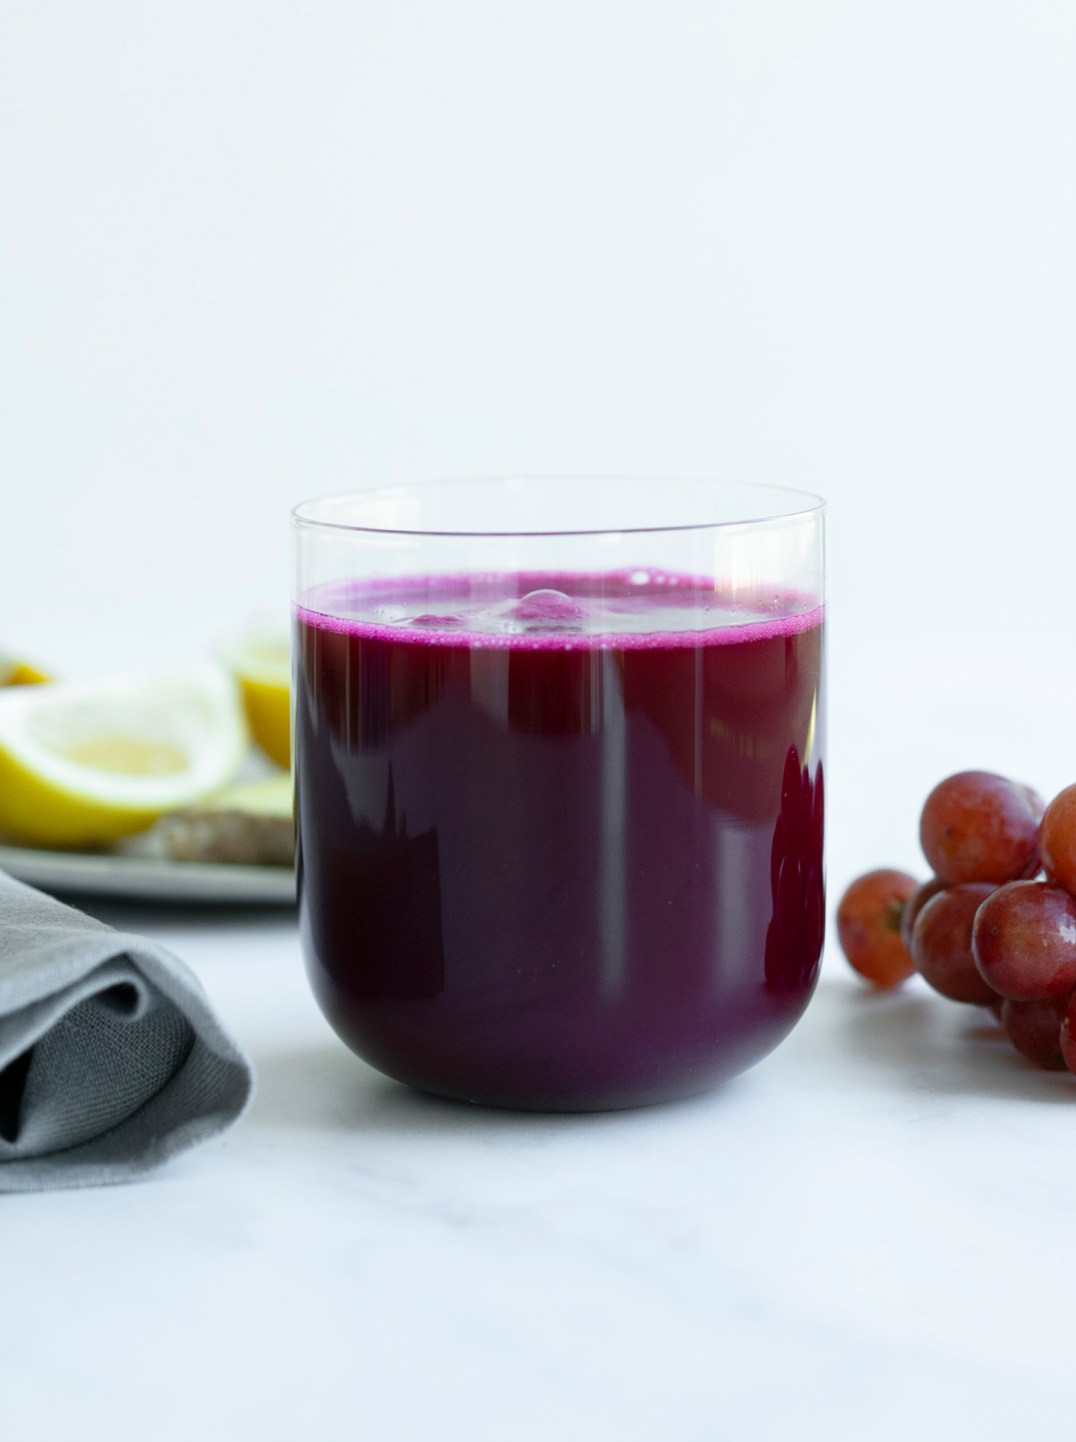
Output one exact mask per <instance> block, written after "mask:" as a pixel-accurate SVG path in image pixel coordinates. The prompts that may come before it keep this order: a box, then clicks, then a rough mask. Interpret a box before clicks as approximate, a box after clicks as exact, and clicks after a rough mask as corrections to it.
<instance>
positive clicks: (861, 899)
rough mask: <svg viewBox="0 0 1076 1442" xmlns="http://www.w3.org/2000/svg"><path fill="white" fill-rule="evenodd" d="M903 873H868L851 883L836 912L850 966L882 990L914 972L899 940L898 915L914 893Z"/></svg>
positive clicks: (839, 933) (911, 880)
mask: <svg viewBox="0 0 1076 1442" xmlns="http://www.w3.org/2000/svg"><path fill="white" fill-rule="evenodd" d="M915 886H916V882H915V877H914V876H908V875H907V873H906V872H903V871H884V870H883V871H868V872H867V874H866V875H865V876H860V877H859V878H858V879H857V880H855V881H853V882H852V884H851V886H850V887H849V888H848V890H847V891H846V892H845V893H844V895H843V896H842V897H841V904H840V906H838V908H837V935H838V936H839V937H840V942H841V948H842V950H843V951H844V954H845V956H846V957H847V958H848V960H849V962H850V963H851V965H852V966H853V967H854V968H855V970H856V971H858V972H859V974H860V976H865V977H866V978H867V980H868V981H870V982H873V983H874V985H875V986H878V987H882V988H883V989H884V988H886V987H891V986H899V985H900V984H901V982H902V981H907V979H908V977H910V976H911V975H912V973H913V972H914V971H915V967H914V966H913V965H912V959H911V957H910V956H909V955H908V952H907V951H906V949H905V947H904V943H903V942H902V941H901V939H900V931H901V914H902V913H903V911H904V907H905V904H906V903H907V900H908V897H909V896H911V894H912V892H913V891H914V890H915Z"/></svg>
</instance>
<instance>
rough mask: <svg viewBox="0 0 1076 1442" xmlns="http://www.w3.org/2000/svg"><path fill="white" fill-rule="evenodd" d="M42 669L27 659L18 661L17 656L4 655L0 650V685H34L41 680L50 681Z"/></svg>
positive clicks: (49, 677)
mask: <svg viewBox="0 0 1076 1442" xmlns="http://www.w3.org/2000/svg"><path fill="white" fill-rule="evenodd" d="M51 680H52V677H51V676H46V675H45V673H44V671H39V670H38V669H37V667H36V666H31V665H30V663H29V661H20V660H19V658H18V657H17V656H5V655H4V654H3V652H2V651H0V686H36V685H38V684H39V683H40V682H42V681H51Z"/></svg>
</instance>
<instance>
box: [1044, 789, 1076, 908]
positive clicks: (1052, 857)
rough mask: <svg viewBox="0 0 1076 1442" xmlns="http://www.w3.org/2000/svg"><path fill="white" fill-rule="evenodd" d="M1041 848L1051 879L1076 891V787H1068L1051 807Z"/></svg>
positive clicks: (1047, 815)
mask: <svg viewBox="0 0 1076 1442" xmlns="http://www.w3.org/2000/svg"><path fill="white" fill-rule="evenodd" d="M1039 851H1040V853H1041V855H1042V864H1043V866H1044V867H1045V868H1046V875H1047V876H1048V877H1049V878H1050V880H1051V881H1056V882H1058V884H1059V885H1061V886H1063V887H1064V888H1065V890H1066V891H1072V892H1076V786H1066V787H1065V789H1064V791H1059V792H1058V794H1057V795H1056V796H1055V797H1054V799H1053V800H1052V801H1051V802H1050V804H1049V806H1047V808H1046V814H1045V816H1043V818H1042V827H1041V829H1040V832H1039Z"/></svg>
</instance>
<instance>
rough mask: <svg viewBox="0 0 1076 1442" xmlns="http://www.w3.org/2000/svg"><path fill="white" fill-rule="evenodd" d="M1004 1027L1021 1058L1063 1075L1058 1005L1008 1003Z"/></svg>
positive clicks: (1003, 1014) (1035, 1002)
mask: <svg viewBox="0 0 1076 1442" xmlns="http://www.w3.org/2000/svg"><path fill="white" fill-rule="evenodd" d="M1001 1024H1002V1026H1003V1027H1004V1028H1005V1035H1006V1036H1007V1037H1008V1038H1009V1040H1010V1041H1011V1042H1012V1044H1013V1046H1014V1047H1015V1048H1016V1050H1017V1051H1018V1052H1019V1053H1020V1055H1021V1056H1026V1057H1027V1059H1028V1061H1033V1062H1037V1063H1038V1065H1039V1066H1041V1067H1045V1068H1046V1069H1047V1070H1048V1071H1064V1069H1065V1059H1064V1057H1063V1056H1062V1055H1061V1017H1060V1015H1059V1014H1058V1003H1057V1002H1056V1001H1006V1002H1004V1003H1003V1004H1002V1008H1001Z"/></svg>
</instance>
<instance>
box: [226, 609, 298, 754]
mask: <svg viewBox="0 0 1076 1442" xmlns="http://www.w3.org/2000/svg"><path fill="white" fill-rule="evenodd" d="M229 663H230V666H231V669H232V672H233V673H234V675H235V678H236V680H237V681H238V682H239V687H240V691H241V693H242V697H243V706H244V709H245V711H246V715H247V722H248V724H249V726H250V731H251V735H252V736H253V737H254V740H255V741H256V742H257V743H258V745H259V746H260V747H261V749H262V750H263V751H264V752H265V754H266V755H267V756H268V757H269V758H270V760H272V761H275V762H276V764H277V765H278V766H283V767H284V769H285V770H288V769H289V768H290V766H291V664H290V660H289V647H288V642H287V640H286V639H282V638H278V637H277V636H275V635H273V636H257V637H252V638H250V639H248V640H246V641H243V642H240V644H239V645H237V646H236V647H235V648H234V649H233V650H232V652H231V654H230V656H229Z"/></svg>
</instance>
